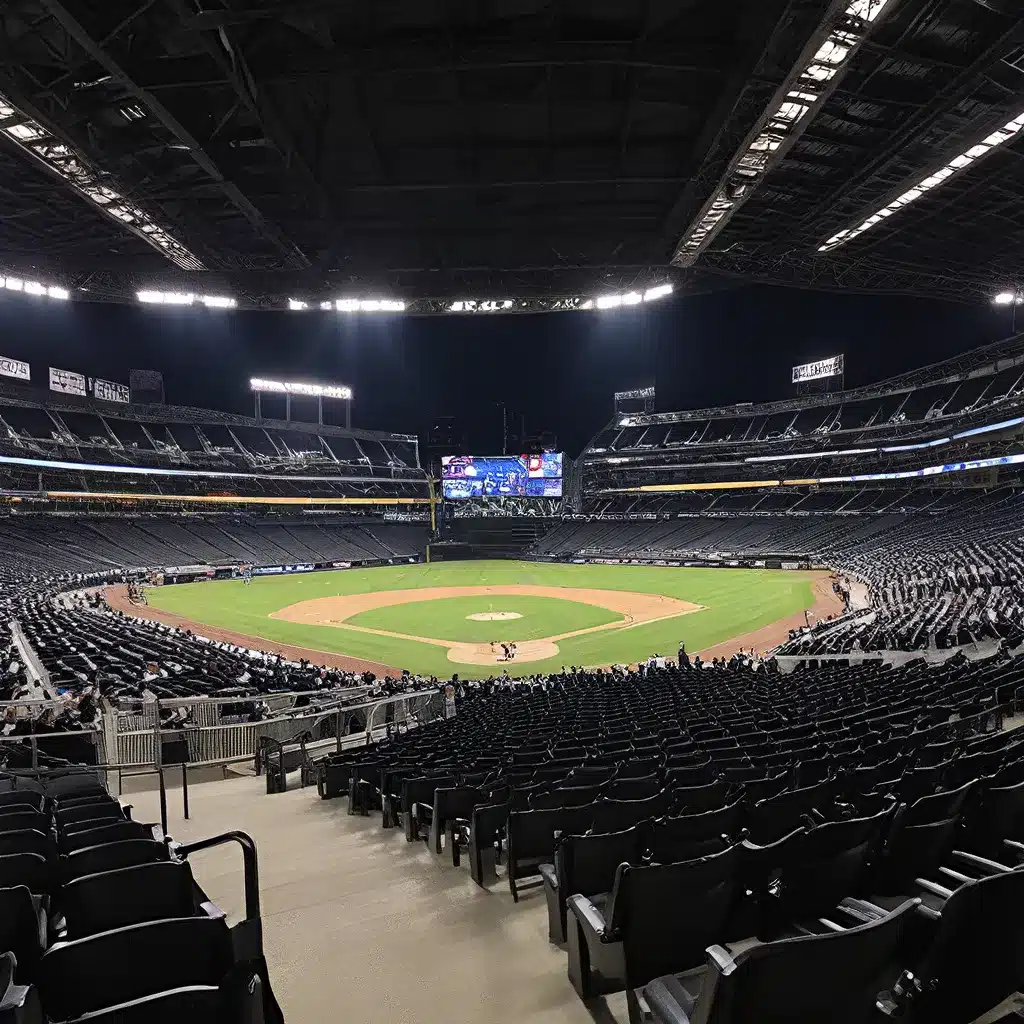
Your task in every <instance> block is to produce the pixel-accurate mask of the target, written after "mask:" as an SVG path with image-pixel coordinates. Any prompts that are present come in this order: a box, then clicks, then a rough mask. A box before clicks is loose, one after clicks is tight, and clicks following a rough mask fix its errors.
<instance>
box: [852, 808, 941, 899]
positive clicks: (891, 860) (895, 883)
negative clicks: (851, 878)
mask: <svg viewBox="0 0 1024 1024" xmlns="http://www.w3.org/2000/svg"><path fill="white" fill-rule="evenodd" d="M898 819H899V814H898V813H897V815H896V819H895V820H894V822H893V826H892V831H891V832H890V835H889V838H888V839H887V840H886V842H885V847H884V848H883V850H882V855H881V857H880V859H879V861H878V865H877V867H876V869H875V870H874V871H873V872H872V875H873V878H872V882H871V887H872V889H877V891H878V892H883V893H893V892H898V891H900V890H901V889H902V888H903V887H904V886H905V885H906V884H907V883H908V882H910V881H912V880H913V879H915V878H918V877H920V876H922V875H924V876H927V875H928V874H929V872H931V871H934V870H935V869H936V868H937V867H938V866H939V865H940V864H941V863H942V861H943V859H944V858H945V857H946V855H947V854H948V853H949V851H950V850H951V849H952V847H953V839H954V837H955V835H956V828H957V825H958V824H959V819H958V818H948V819H947V820H946V821H936V822H932V823H930V824H928V825H909V826H905V825H903V824H902V822H900V821H899V820H898Z"/></svg>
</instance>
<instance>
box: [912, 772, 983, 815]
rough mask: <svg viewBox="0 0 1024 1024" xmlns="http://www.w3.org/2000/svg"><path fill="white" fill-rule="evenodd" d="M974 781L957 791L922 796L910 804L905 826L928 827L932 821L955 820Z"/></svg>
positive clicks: (966, 783)
mask: <svg viewBox="0 0 1024 1024" xmlns="http://www.w3.org/2000/svg"><path fill="white" fill-rule="evenodd" d="M975 785H976V782H975V780H973V779H972V780H971V781H970V782H965V783H964V784H963V785H962V786H961V787H960V788H959V789H950V790H947V791H946V792H944V793H932V794H931V795H929V796H923V797H921V798H920V799H919V800H916V801H915V802H914V803H912V804H910V806H909V807H908V808H907V811H906V815H905V816H904V824H906V825H928V824H930V823H931V822H933V821H945V820H946V819H947V818H955V817H957V816H958V815H959V814H960V812H961V811H962V810H963V808H964V805H965V804H966V803H967V799H968V797H970V795H971V790H972V789H973V788H974V786H975Z"/></svg>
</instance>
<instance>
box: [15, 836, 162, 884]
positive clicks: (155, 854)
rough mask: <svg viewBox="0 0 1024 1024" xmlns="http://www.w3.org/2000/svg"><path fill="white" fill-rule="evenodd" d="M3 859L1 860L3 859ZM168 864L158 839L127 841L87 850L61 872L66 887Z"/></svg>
mask: <svg viewBox="0 0 1024 1024" xmlns="http://www.w3.org/2000/svg"><path fill="white" fill-rule="evenodd" d="M0 859H2V858H0ZM158 860H167V847H166V846H165V845H164V844H163V843H158V842H157V841H156V840H155V839H124V840H122V841H121V842H117V843H104V844H103V845H102V846H87V847H85V849H82V850H76V851H75V852H74V853H69V854H68V855H67V856H64V857H61V870H62V874H63V879H64V882H65V884H66V883H68V882H71V881H73V880H74V879H76V878H83V877H84V876H85V875H95V874H98V873H99V872H101V871H116V870H117V869H118V868H129V867H134V866H135V865H136V864H150V863H152V862H153V861H158Z"/></svg>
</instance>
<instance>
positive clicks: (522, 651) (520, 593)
mask: <svg viewBox="0 0 1024 1024" xmlns="http://www.w3.org/2000/svg"><path fill="white" fill-rule="evenodd" d="M449 597H548V598H554V599H556V600H559V601H576V602H578V603H580V604H592V605H596V606H597V607H598V608H607V609H609V610H610V611H613V612H617V613H618V614H619V615H621V616H622V619H621V620H620V621H619V622H607V623H605V624H603V625H601V626H590V627H589V628H587V629H577V630H573V631H572V632H570V633H560V634H558V635H557V636H549V637H544V638H543V639H542V640H522V641H520V640H516V639H515V637H514V636H511V637H506V638H505V639H506V641H514V642H515V644H516V656H515V659H514V661H513V662H511V664H522V663H524V662H529V661H543V660H544V659H546V658H553V657H555V656H556V655H557V654H558V650H559V649H558V641H559V640H567V639H568V638H569V637H573V636H582V635H583V634H584V633H597V632H599V631H601V630H609V629H614V630H622V629H631V628H632V627H634V626H642V625H646V624H648V623H651V622H660V621H661V620H662V619H674V618H675V617H676V616H679V615H689V614H690V613H691V612H697V611H700V610H701V606H700V605H699V604H693V603H691V602H690V601H680V600H678V599H676V598H674V597H664V596H662V595H661V594H639V593H634V592H632V591H628V590H587V589H585V588H582V587H542V586H528V585H525V584H524V585H517V584H509V585H507V586H491V587H420V588H417V589H415V590H383V591H379V592H376V593H371V594H350V595H343V596H338V597H317V598H313V599H312V600H309V601H300V602H299V603H298V604H291V605H288V607H287V608H282V609H280V611H276V612H274V613H273V614H272V615H271V616H270V617H271V618H272V619H283V620H284V621H285V622H298V623H302V624H303V625H306V626H336V627H337V628H339V629H349V630H354V631H355V632H358V633H372V634H374V635H376V636H390V637H395V638H396V639H399V640H413V641H415V642H417V643H422V644H432V645H434V646H435V647H446V648H448V660H449V661H453V662H456V663H457V664H461V665H507V664H510V662H507V661H506V660H505V656H504V653H503V651H502V650H501V646H500V645H499V644H490V643H458V642H456V641H453V640H438V639H436V638H434V637H428V636H412V635H410V634H408V633H395V632H392V631H391V630H388V629H370V628H368V627H366V626H356V625H353V624H351V623H349V622H348V621H347V620H348V619H350V618H351V617H352V616H353V615H358V614H360V612H366V611H372V610H373V609H375V608H388V607H391V606H394V605H401V604H411V603H413V602H419V601H443V600H444V599H445V598H449ZM513 628H514V627H513Z"/></svg>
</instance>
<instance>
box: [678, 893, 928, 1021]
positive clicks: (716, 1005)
mask: <svg viewBox="0 0 1024 1024" xmlns="http://www.w3.org/2000/svg"><path fill="white" fill-rule="evenodd" d="M919 902H920V901H919V900H907V902H905V903H903V904H902V905H901V906H899V907H897V909H896V910H894V911H893V912H892V913H891V914H888V915H887V916H886V917H884V918H882V919H881V920H880V921H873V922H871V923H870V924H863V925H859V926H858V927H856V928H848V929H847V930H845V931H842V932H835V933H832V934H825V935H801V936H798V937H797V938H792V939H780V940H779V941H778V942H768V943H764V944H760V945H756V946H753V947H752V948H750V949H747V950H745V951H744V952H742V953H739V954H738V955H737V956H736V958H735V960H732V961H730V959H729V958H728V955H727V954H725V951H724V950H721V951H718V950H709V951H708V952H709V955H708V971H707V974H706V975H705V980H704V983H703V985H702V986H701V992H700V998H699V1000H698V1003H697V1005H696V1007H695V1008H694V1012H693V1014H692V1015H691V1020H692V1022H693V1024H743V1022H746V1021H759V1022H760V1021H763V1022H765V1024H780V1022H782V1021H785V1022H786V1024H821V1022H822V1021H828V1022H829V1024H869V1022H871V1021H874V1020H876V1019H877V1018H876V1010H875V1000H876V999H877V995H878V992H879V991H880V990H881V989H883V988H885V987H886V984H887V983H888V981H889V978H890V977H891V970H892V964H893V963H894V962H896V961H897V958H898V957H899V955H900V953H901V951H902V949H903V946H904V945H905V943H906V933H907V931H908V926H909V925H910V924H911V922H912V919H913V912H914V908H915V907H916V906H917V904H918V903H919ZM722 954H725V955H722Z"/></svg>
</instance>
